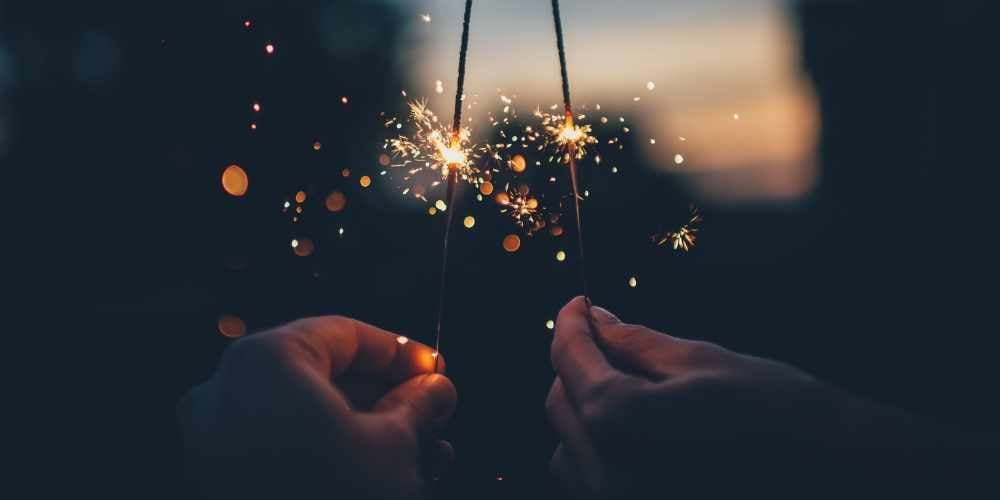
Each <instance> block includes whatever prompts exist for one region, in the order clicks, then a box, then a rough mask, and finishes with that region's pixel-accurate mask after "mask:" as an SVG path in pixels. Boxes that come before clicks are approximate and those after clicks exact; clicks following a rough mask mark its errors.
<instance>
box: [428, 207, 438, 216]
mask: <svg viewBox="0 0 1000 500" xmlns="http://www.w3.org/2000/svg"><path fill="white" fill-rule="evenodd" d="M427 213H428V214H429V215H437V213H438V209H436V208H434V207H427Z"/></svg>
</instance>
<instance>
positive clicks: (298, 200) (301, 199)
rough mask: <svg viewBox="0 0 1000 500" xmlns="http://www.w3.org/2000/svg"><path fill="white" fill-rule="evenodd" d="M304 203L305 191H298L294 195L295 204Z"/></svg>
mask: <svg viewBox="0 0 1000 500" xmlns="http://www.w3.org/2000/svg"><path fill="white" fill-rule="evenodd" d="M305 201H306V192H305V191H299V192H298V193H295V203H305Z"/></svg>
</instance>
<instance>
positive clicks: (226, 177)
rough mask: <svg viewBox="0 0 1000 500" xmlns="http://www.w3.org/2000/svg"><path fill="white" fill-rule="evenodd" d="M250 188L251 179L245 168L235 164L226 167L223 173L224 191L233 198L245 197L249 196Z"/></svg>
mask: <svg viewBox="0 0 1000 500" xmlns="http://www.w3.org/2000/svg"><path fill="white" fill-rule="evenodd" d="M249 187H250V178H249V177H247V173H246V171H245V170H243V167H241V166H239V165H236V164H235V163H234V164H232V165H229V166H228V167H226V169H225V170H223V171H222V189H224V190H225V191H226V192H227V193H229V194H231V195H233V196H243V195H245V194H247V188H249Z"/></svg>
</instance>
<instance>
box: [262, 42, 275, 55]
mask: <svg viewBox="0 0 1000 500" xmlns="http://www.w3.org/2000/svg"><path fill="white" fill-rule="evenodd" d="M264 52H267V54H268V55H271V54H274V44H273V43H269V44H267V45H265V46H264Z"/></svg>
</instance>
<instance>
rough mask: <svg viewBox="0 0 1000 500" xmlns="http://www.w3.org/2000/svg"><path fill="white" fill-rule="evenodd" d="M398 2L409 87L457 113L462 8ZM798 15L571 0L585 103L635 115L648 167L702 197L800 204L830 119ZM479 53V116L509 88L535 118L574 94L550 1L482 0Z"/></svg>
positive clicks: (728, 6) (745, 5) (436, 1)
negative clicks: (562, 72) (812, 76)
mask: <svg viewBox="0 0 1000 500" xmlns="http://www.w3.org/2000/svg"><path fill="white" fill-rule="evenodd" d="M387 1H388V2H389V3H391V4H394V5H396V6H398V8H399V9H400V14H401V15H402V17H403V23H404V26H406V28H405V29H406V33H404V40H406V42H405V43H404V44H403V46H404V47H407V48H408V49H407V50H406V51H405V52H404V54H402V56H401V60H403V61H405V62H406V64H407V67H406V68H405V71H406V73H407V74H408V75H409V79H410V82H411V83H410V87H409V88H408V89H407V90H408V93H409V95H411V96H415V97H416V96H420V97H427V98H428V99H429V100H430V102H431V105H432V106H433V107H435V108H437V109H442V110H445V109H447V108H448V107H449V101H450V97H449V94H450V93H451V92H454V84H455V83H454V79H455V71H456V67H455V65H456V60H457V51H458V41H459V36H460V33H461V16H462V5H461V2H446V1H441V0H431V1H423V2H400V1H398V0H387ZM786 9H787V2H784V1H779V0H751V1H733V0H708V1H705V2H698V3H692V2H681V1H678V0H670V1H652V0H642V1H635V2H627V3H625V4H620V3H608V2H599V1H594V0H582V1H576V2H564V5H563V6H562V11H563V18H564V20H563V24H564V30H565V33H566V44H567V58H568V64H569V70H570V84H571V88H572V91H573V98H574V104H575V105H576V108H577V110H578V111H580V110H584V109H592V108H593V106H594V105H595V104H600V105H601V106H602V108H603V110H604V111H606V112H607V114H615V115H622V116H625V118H626V119H627V120H628V121H629V122H630V123H631V124H632V125H633V129H634V132H635V133H636V134H639V135H638V136H637V137H635V138H634V139H635V140H636V141H637V144H641V145H642V148H641V150H642V152H643V154H644V158H645V163H646V164H647V165H649V166H650V167H651V168H655V169H658V170H662V171H666V172H669V173H672V174H680V175H682V176H684V178H685V179H686V180H687V181H688V182H689V183H690V185H691V187H692V188H693V189H694V190H695V191H696V193H697V194H698V195H699V197H701V198H707V199H710V200H714V201H718V202H738V201H788V200H796V199H799V198H801V197H802V196H805V195H806V194H808V192H809V191H810V189H811V188H812V187H813V185H814V183H815V180H816V166H815V163H814V160H813V152H814V149H815V141H816V136H817V130H818V120H819V118H818V110H817V108H816V103H815V97H814V96H813V92H812V88H811V85H810V83H809V81H808V79H807V78H806V76H805V75H804V72H803V71H802V70H801V69H800V67H799V59H800V56H799V51H798V47H799V42H798V34H797V32H796V30H795V27H794V26H793V25H792V22H791V20H790V19H789V13H788V12H787V10H786ZM425 15H428V16H430V22H427V21H426V20H425V18H424V17H423V16H425ZM469 50H470V53H469V68H468V75H467V78H466V88H467V93H468V94H470V95H471V96H472V97H474V98H475V100H476V101H478V102H479V104H480V112H475V111H474V112H473V113H474V114H473V116H475V119H476V120H478V121H482V120H481V117H482V115H484V114H485V112H486V111H487V110H490V109H492V108H494V107H495V106H493V105H491V104H489V103H490V100H491V99H494V98H495V97H496V95H497V94H498V93H499V92H504V93H508V94H511V95H514V96H517V102H518V104H519V106H520V111H521V112H524V111H528V110H530V109H534V108H535V107H536V106H542V107H545V106H549V105H551V104H554V103H557V102H559V101H560V99H561V98H560V95H559V70H558V61H557V56H556V51H555V44H554V35H553V28H552V13H551V10H550V4H549V2H546V1H526V0H513V1H509V2H502V3H499V2H479V3H476V4H475V5H474V7H473V16H472V26H471V33H470V49H469ZM438 80H440V81H441V82H442V87H437V81H438ZM647 82H653V84H654V85H655V88H654V90H652V91H650V90H648V89H647ZM436 87H437V88H436ZM436 90H440V91H441V92H436ZM635 97H639V98H640V100H639V101H634V98H635ZM480 124H481V123H480ZM473 125H474V126H475V125H476V123H474V124H473ZM681 138H683V139H681ZM648 139H656V144H655V145H654V144H650V141H649V140H648ZM675 154H682V155H683V156H684V157H685V159H686V161H685V163H684V165H682V166H680V167H678V166H676V165H674V163H673V161H672V159H673V157H674V155H675Z"/></svg>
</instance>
